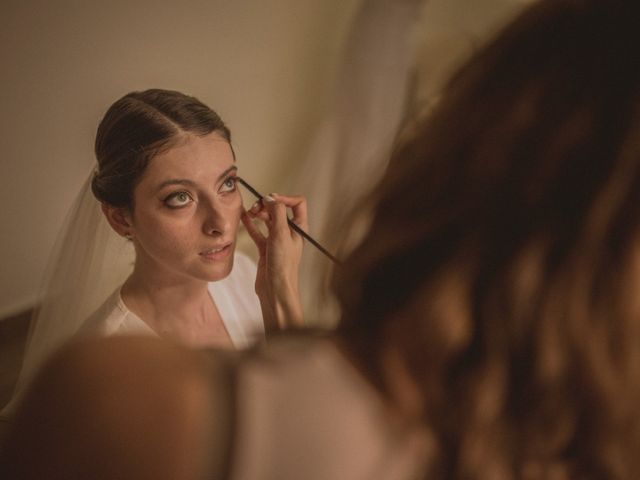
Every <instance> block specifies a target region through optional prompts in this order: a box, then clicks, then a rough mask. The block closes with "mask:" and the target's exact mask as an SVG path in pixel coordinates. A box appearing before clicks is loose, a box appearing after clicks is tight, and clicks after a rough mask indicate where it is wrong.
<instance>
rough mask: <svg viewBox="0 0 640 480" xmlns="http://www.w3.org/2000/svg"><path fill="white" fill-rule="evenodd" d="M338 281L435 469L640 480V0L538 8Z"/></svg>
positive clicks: (462, 77)
mask: <svg viewBox="0 0 640 480" xmlns="http://www.w3.org/2000/svg"><path fill="white" fill-rule="evenodd" d="M368 203H369V204H373V205H374V207H373V217H372V218H373V220H372V224H371V227H370V229H369V231H368V233H367V235H366V237H365V238H364V239H363V240H362V241H361V243H360V244H359V246H358V247H357V248H356V249H355V250H354V251H353V253H352V254H351V255H350V256H349V258H348V259H347V261H346V262H345V264H344V266H343V268H341V269H339V270H338V271H337V272H336V274H335V277H334V291H335V292H336V295H337V297H338V298H339V301H340V303H341V305H342V309H343V318H342V327H341V328H342V333H343V335H344V336H345V337H346V338H347V340H348V342H349V345H350V348H351V349H352V352H353V354H354V356H355V358H357V359H358V362H359V363H360V365H361V367H362V368H363V370H364V371H365V372H366V373H367V374H368V376H369V377H370V379H371V380H372V381H373V382H374V383H375V384H376V385H377V386H378V387H379V388H380V389H381V390H382V391H383V392H387V393H389V388H388V385H389V379H388V377H387V375H386V374H385V370H384V366H383V364H382V362H381V361H380V359H381V358H384V357H385V352H387V351H388V350H389V349H392V350H394V351H395V352H398V353H399V354H400V356H401V358H402V361H403V362H404V364H405V366H406V368H407V370H408V372H409V374H410V375H411V377H412V378H413V380H414V381H415V384H416V385H417V387H418V389H419V390H420V395H421V397H422V399H423V401H424V416H423V421H424V424H425V425H426V427H427V429H428V431H429V432H431V434H432V435H433V440H434V442H433V445H434V450H433V451H432V455H433V457H432V458H431V462H430V469H429V475H428V478H429V479H432V480H434V479H527V480H537V479H570V478H579V479H636V478H640V455H638V452H640V407H639V405H640V301H639V299H640V234H639V228H638V227H639V226H640V2H636V1H622V0H611V1H601V0H549V1H541V2H539V3H537V4H535V5H533V6H532V7H531V8H530V9H529V10H528V11H527V12H525V13H524V14H523V15H522V16H520V17H519V18H518V19H517V20H516V21H515V22H514V23H513V24H512V25H510V26H509V27H508V28H507V29H506V30H505V31H504V32H502V33H501V34H500V35H499V36H498V37H497V38H496V39H495V40H494V41H493V42H491V43H490V44H489V45H488V46H487V47H486V48H485V49H484V50H483V51H482V52H480V54H479V55H477V56H476V57H475V58H473V59H472V60H471V61H470V62H469V63H468V64H467V65H465V66H464V67H463V68H462V69H461V70H460V71H459V72H458V74H457V75H456V76H455V77H454V78H453V80H452V81H451V83H450V85H449V87H448V89H447V91H446V92H445V93H444V95H443V97H442V100H441V103H440V105H439V106H438V107H437V108H436V110H435V111H434V112H433V114H432V115H431V116H430V117H429V118H428V119H426V120H425V121H424V122H423V123H422V124H421V126H420V127H419V128H418V129H417V134H415V135H414V136H413V138H412V139H411V140H409V141H407V142H405V143H404V144H403V145H401V146H400V147H399V148H398V149H397V151H396V152H395V154H394V156H393V159H392V161H391V165H390V167H389V171H388V173H387V175H386V176H385V178H384V179H383V180H382V181H381V183H380V184H379V185H378V187H377V188H376V189H375V191H374V193H373V195H372V198H371V199H369V202H368Z"/></svg>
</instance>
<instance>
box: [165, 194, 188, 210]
mask: <svg viewBox="0 0 640 480" xmlns="http://www.w3.org/2000/svg"><path fill="white" fill-rule="evenodd" d="M192 201H193V199H192V198H191V195H189V194H188V193H187V192H176V193H172V194H171V195H169V196H168V197H167V198H165V199H164V203H165V205H166V206H167V207H169V208H181V207H185V206H187V205H188V204H189V203H190V202H192Z"/></svg>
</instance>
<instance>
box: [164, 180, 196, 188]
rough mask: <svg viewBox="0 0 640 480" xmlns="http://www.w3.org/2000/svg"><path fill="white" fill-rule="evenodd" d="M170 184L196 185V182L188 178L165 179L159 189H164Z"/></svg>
mask: <svg viewBox="0 0 640 480" xmlns="http://www.w3.org/2000/svg"><path fill="white" fill-rule="evenodd" d="M169 185H187V186H189V187H195V186H196V184H195V182H193V181H192V180H189V179H187V178H172V179H171V180H165V181H164V182H162V183H161V184H160V185H158V188H157V190H162V189H163V188H164V187H167V186H169Z"/></svg>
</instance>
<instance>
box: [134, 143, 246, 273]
mask: <svg viewBox="0 0 640 480" xmlns="http://www.w3.org/2000/svg"><path fill="white" fill-rule="evenodd" d="M236 170H237V168H236V166H235V161H234V157H233V153H232V151H231V146H230V145H229V143H228V142H227V141H226V140H225V139H224V138H223V137H221V136H220V135H219V134H217V133H215V132H213V133H210V134H208V135H206V136H203V137H198V136H194V135H188V136H186V137H185V139H184V140H180V141H179V142H178V143H177V145H176V146H174V147H172V148H171V149H169V150H167V151H165V152H163V153H161V154H159V155H157V156H156V157H154V158H153V159H152V160H151V161H150V162H149V164H148V166H147V168H146V170H145V172H144V174H143V175H142V178H141V180H140V182H139V184H138V185H137V186H136V188H135V190H134V192H133V194H134V195H133V196H134V207H133V212H132V213H131V214H130V222H131V225H132V228H133V229H132V232H131V233H132V234H133V235H132V236H133V240H134V243H135V246H136V268H137V269H140V270H142V271H145V272H153V274H158V273H161V274H162V273H166V274H167V275H169V276H174V275H176V274H177V275H178V276H187V277H192V278H195V279H199V280H205V281H215V280H220V279H222V278H224V277H226V276H227V275H228V274H229V272H231V268H232V267H233V252H234V249H235V241H236V232H237V229H238V222H239V220H240V213H241V210H242V199H241V197H240V192H239V191H238V189H237V186H236V180H235V177H236Z"/></svg>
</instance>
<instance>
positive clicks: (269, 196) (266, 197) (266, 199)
mask: <svg viewBox="0 0 640 480" xmlns="http://www.w3.org/2000/svg"><path fill="white" fill-rule="evenodd" d="M262 199H263V200H264V201H265V202H269V203H273V202H275V201H276V199H275V198H273V197H272V196H271V195H265V196H264V197H262Z"/></svg>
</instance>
